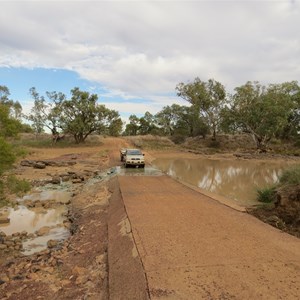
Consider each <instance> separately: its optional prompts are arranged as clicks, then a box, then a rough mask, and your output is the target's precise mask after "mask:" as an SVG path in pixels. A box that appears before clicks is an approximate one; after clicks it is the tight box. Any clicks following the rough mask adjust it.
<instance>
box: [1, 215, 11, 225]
mask: <svg viewBox="0 0 300 300" xmlns="http://www.w3.org/2000/svg"><path fill="white" fill-rule="evenodd" d="M9 222H10V219H9V218H8V217H6V216H0V224H7V223H9Z"/></svg>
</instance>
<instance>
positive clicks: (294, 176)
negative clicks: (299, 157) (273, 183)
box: [279, 166, 300, 185]
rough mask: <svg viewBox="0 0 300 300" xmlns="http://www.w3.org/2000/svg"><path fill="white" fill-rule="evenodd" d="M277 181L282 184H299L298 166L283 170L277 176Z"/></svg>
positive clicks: (299, 168) (299, 170)
mask: <svg viewBox="0 0 300 300" xmlns="http://www.w3.org/2000/svg"><path fill="white" fill-rule="evenodd" d="M279 182H280V184H283V185H296V184H300V166H295V167H292V168H290V169H288V170H285V171H283V173H282V175H281V176H280V178H279Z"/></svg>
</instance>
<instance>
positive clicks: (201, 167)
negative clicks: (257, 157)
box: [153, 158, 286, 205]
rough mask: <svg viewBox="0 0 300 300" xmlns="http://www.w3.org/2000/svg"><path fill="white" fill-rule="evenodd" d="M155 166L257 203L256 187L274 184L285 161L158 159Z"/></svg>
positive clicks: (229, 194) (224, 193) (206, 187)
mask: <svg viewBox="0 0 300 300" xmlns="http://www.w3.org/2000/svg"><path fill="white" fill-rule="evenodd" d="M153 164H154V166H155V167H157V168H159V169H160V170H162V171H163V172H165V173H167V174H168V175H170V176H172V177H175V178H177V179H179V180H181V181H183V182H186V183H189V184H191V185H193V186H196V187H199V188H202V189H205V190H207V191H210V192H213V193H216V194H219V195H223V196H225V197H227V198H231V199H233V200H235V201H238V202H239V203H241V204H246V205H247V204H253V203H255V202H256V191H257V188H261V187H266V186H270V185H272V184H274V183H275V182H276V181H277V180H278V178H279V176H280V174H281V172H282V170H283V168H284V167H286V164H285V165H284V164H279V163H273V164H272V163H269V162H268V163H266V162H257V161H242V160H212V159H182V158H178V159H174V158H170V159H166V158H163V159H157V160H155V161H154V163H153Z"/></svg>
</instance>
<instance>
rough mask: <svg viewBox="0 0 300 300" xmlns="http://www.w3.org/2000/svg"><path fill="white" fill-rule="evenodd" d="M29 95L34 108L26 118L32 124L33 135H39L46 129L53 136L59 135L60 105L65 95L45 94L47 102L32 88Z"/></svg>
mask: <svg viewBox="0 0 300 300" xmlns="http://www.w3.org/2000/svg"><path fill="white" fill-rule="evenodd" d="M30 94H31V96H32V97H33V99H34V106H33V107H32V109H31V111H30V114H29V115H27V116H26V118H27V120H29V121H31V122H32V127H33V129H34V131H35V133H36V134H41V133H42V132H44V128H45V127H46V128H48V129H49V130H50V131H51V133H52V134H53V135H57V134H58V133H59V132H58V130H59V128H58V127H59V118H60V112H61V106H60V104H61V102H62V101H64V99H65V95H64V94H62V93H57V92H47V93H46V95H47V97H48V99H49V100H50V101H51V102H47V101H46V99H45V98H44V97H43V96H40V95H39V93H38V92H37V91H36V89H35V88H34V87H32V88H31V89H30Z"/></svg>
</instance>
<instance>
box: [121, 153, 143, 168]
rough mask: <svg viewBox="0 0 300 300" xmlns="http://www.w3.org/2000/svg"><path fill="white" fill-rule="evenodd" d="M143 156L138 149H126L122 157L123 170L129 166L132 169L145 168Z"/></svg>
mask: <svg viewBox="0 0 300 300" xmlns="http://www.w3.org/2000/svg"><path fill="white" fill-rule="evenodd" d="M144 156H145V154H143V153H142V151H141V150H139V149H126V152H125V156H124V166H125V168H127V167H129V166H133V167H140V168H144V167H145V158H144Z"/></svg>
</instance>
